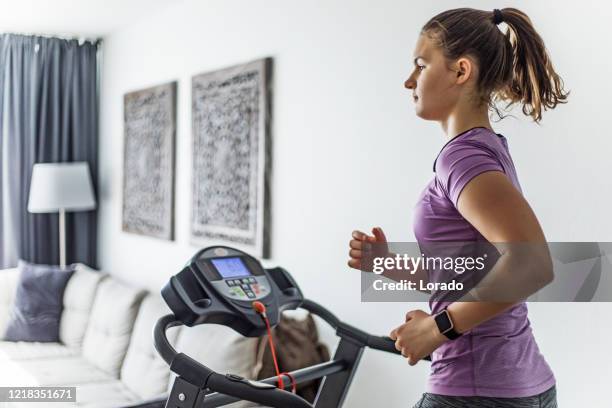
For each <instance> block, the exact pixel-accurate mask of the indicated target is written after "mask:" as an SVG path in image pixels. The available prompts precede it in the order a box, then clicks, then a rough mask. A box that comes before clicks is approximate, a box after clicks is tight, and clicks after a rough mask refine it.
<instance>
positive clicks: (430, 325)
mask: <svg viewBox="0 0 612 408" xmlns="http://www.w3.org/2000/svg"><path fill="white" fill-rule="evenodd" d="M389 337H391V339H392V340H395V348H396V349H397V350H398V351H401V353H402V356H404V357H406V359H408V364H410V365H411V366H413V365H415V364H416V363H417V362H418V361H419V360H420V359H422V358H423V357H426V356H428V355H430V354H431V353H432V352H433V351H434V350H435V349H437V348H438V347H440V345H442V343H444V342H445V341H447V340H448V338H447V337H446V336H444V335H443V334H441V333H440V330H439V329H438V326H437V325H436V322H435V320H434V318H433V316H431V315H430V314H429V313H426V312H424V311H422V310H412V311H410V312H408V313H406V323H404V324H402V325H401V326H399V327H397V328H395V329H393V330H392V331H391V334H389Z"/></svg>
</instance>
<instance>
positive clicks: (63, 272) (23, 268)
mask: <svg viewBox="0 0 612 408" xmlns="http://www.w3.org/2000/svg"><path fill="white" fill-rule="evenodd" d="M18 268H19V270H20V276H19V282H18V284H17V292H16V294H15V302H14V304H13V308H12V312H11V317H10V320H9V323H8V326H7V328H6V333H5V335H4V340H7V341H38V342H58V341H59V323H60V317H61V314H62V309H63V298H64V290H65V289H66V284H67V283H68V280H69V279H70V277H71V276H72V274H73V272H74V266H69V267H67V268H66V269H62V268H60V267H59V266H51V265H37V264H32V263H28V262H25V261H19V265H18Z"/></svg>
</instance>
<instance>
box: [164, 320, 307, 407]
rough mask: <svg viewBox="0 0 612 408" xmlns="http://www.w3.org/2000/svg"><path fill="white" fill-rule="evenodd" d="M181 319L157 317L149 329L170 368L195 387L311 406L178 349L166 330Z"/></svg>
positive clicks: (268, 401) (279, 403) (269, 403)
mask: <svg viewBox="0 0 612 408" xmlns="http://www.w3.org/2000/svg"><path fill="white" fill-rule="evenodd" d="M181 324H182V323H181V322H180V321H179V320H177V319H176V317H175V316H174V315H172V314H169V315H166V316H163V317H162V318H160V319H159V320H158V321H157V324H156V325H155V329H154V330H153V340H154V343H155V349H156V350H157V352H158V353H159V354H160V356H161V357H162V358H163V359H164V361H165V362H166V363H168V365H169V366H170V368H171V369H172V371H173V372H175V373H176V374H178V375H179V376H180V377H182V378H184V379H185V380H187V381H188V382H189V383H190V384H193V385H195V386H197V387H199V388H209V389H210V390H212V391H215V392H218V393H221V394H228V395H232V396H235V397H238V398H241V399H243V400H248V401H252V402H255V403H258V404H263V405H265V406H270V407H276V408H286V407H291V408H313V407H312V404H310V403H309V402H308V401H306V400H305V399H303V398H302V397H300V396H298V395H296V394H293V393H290V392H288V391H285V390H281V389H279V388H277V387H276V386H270V385H268V384H265V383H260V382H257V381H250V380H248V379H246V378H242V377H239V376H236V375H232V374H226V375H223V374H219V373H216V372H215V371H213V370H211V369H210V368H208V367H206V366H204V365H203V364H201V363H199V362H197V361H195V360H194V359H192V358H190V357H189V356H187V355H185V354H183V353H179V352H177V351H176V349H175V348H174V347H172V345H171V344H170V342H169V341H168V337H167V336H166V330H168V329H169V328H171V327H174V326H179V325H181Z"/></svg>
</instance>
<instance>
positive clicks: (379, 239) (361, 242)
mask: <svg viewBox="0 0 612 408" xmlns="http://www.w3.org/2000/svg"><path fill="white" fill-rule="evenodd" d="M372 234H373V235H368V234H366V233H363V232H361V231H357V230H355V231H353V234H352V238H353V239H351V240H350V242H349V247H350V248H351V249H350V251H349V261H348V266H350V267H351V268H354V269H358V270H360V271H367V272H371V271H372V264H371V261H372V258H373V257H375V256H382V257H386V256H387V255H388V254H389V246H388V245H387V237H386V236H385V233H384V232H383V230H382V228H380V227H375V228H372ZM372 244H375V245H372ZM366 250H369V254H368V259H369V261H370V262H367V263H368V264H366V262H362V260H363V252H364V251H366ZM372 250H373V251H374V252H375V254H374V253H372Z"/></svg>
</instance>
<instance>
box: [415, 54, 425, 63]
mask: <svg viewBox="0 0 612 408" xmlns="http://www.w3.org/2000/svg"><path fill="white" fill-rule="evenodd" d="M419 58H420V59H422V60H423V61H424V62H427V60H426V59H425V58H423V57H421V56H420V55H419V56H417V57H415V58H414V65H417V60H418V59H419Z"/></svg>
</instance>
